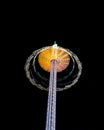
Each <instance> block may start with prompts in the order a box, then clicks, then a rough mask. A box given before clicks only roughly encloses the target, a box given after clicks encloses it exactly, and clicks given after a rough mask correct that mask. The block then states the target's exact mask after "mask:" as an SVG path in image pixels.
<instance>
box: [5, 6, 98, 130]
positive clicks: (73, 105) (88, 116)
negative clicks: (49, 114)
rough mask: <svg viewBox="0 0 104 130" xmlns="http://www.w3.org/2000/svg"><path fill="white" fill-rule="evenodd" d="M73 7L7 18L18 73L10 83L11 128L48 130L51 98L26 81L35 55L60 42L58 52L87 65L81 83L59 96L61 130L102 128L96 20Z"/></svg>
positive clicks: (31, 11) (14, 69)
mask: <svg viewBox="0 0 104 130" xmlns="http://www.w3.org/2000/svg"><path fill="white" fill-rule="evenodd" d="M69 7H70V6H69ZM69 7H66V8H65V7H64V9H62V8H61V7H60V9H57V7H54V9H53V10H54V11H53V10H52V8H51V9H50V7H48V9H43V10H41V11H40V12H39V10H35V9H34V8H32V9H31V8H30V7H29V9H28V8H27V7H25V8H23V10H22V9H21V10H19V9H17V10H16V11H15V12H14V13H13V10H12V14H11V13H10V15H9V17H8V21H9V22H8V27H7V34H8V37H7V40H8V41H9V45H8V46H7V49H8V47H9V48H11V49H10V50H9V52H10V55H11V58H10V60H12V63H11V64H12V65H11V64H10V63H9V64H10V66H11V70H12V71H11V72H13V74H12V78H10V77H8V78H10V81H12V82H11V86H12V87H10V88H12V89H10V90H11V93H12V94H11V95H10V97H11V100H12V103H11V105H8V106H9V107H10V109H11V112H12V113H13V114H11V113H10V115H11V117H12V121H11V122H10V123H9V125H10V126H12V127H13V128H14V129H16V128H21V129H29V130H44V129H45V118H46V108H47V92H45V91H41V90H40V89H38V88H37V87H35V86H32V84H31V83H30V82H29V81H28V79H27V78H26V76H25V71H24V64H25V62H26V59H27V58H28V56H29V55H30V54H31V53H32V52H33V51H34V50H36V49H39V48H41V47H45V46H48V45H52V44H53V42H54V41H55V40H56V41H57V43H58V45H59V46H62V47H64V48H69V49H70V50H71V51H73V52H74V53H76V54H77V55H78V57H79V59H80V61H81V62H82V65H83V72H82V75H81V78H80V79H79V82H78V83H77V84H76V85H74V86H73V87H72V88H70V89H68V90H65V91H63V92H58V93H57V121H56V122H57V130H90V129H91V130H93V129H95V128H96V127H97V122H98V118H97V116H98V108H97V106H98V100H97V84H96V69H97V65H96V64H95V63H96V59H97V56H95V52H96V41H97V37H96V33H95V32H96V28H95V24H94V21H93V15H92V14H90V15H89V14H88V12H87V10H86V9H84V7H83V8H81V9H80V8H78V7H77V8H75V7H74V6H73V7H74V8H70V9H69ZM49 10H50V11H49ZM56 10H57V11H56ZM63 10H64V11H63ZM48 11H49V12H48ZM11 72H10V73H11Z"/></svg>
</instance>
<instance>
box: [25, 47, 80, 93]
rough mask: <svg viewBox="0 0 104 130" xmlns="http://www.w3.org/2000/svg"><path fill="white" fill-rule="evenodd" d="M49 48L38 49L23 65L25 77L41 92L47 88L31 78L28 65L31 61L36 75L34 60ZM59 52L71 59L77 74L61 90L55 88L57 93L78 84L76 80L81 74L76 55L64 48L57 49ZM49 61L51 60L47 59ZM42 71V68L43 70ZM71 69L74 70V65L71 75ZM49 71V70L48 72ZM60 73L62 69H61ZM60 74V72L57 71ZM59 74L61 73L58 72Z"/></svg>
mask: <svg viewBox="0 0 104 130" xmlns="http://www.w3.org/2000/svg"><path fill="white" fill-rule="evenodd" d="M50 47H51V46H47V47H43V48H41V49H38V50H35V51H34V52H33V53H32V54H31V55H30V56H29V57H28V59H27V61H26V63H25V67H24V68H25V71H26V76H27V78H28V79H29V81H30V82H31V83H32V84H33V85H35V86H36V87H38V88H39V89H41V90H46V91H47V90H48V88H45V87H44V86H43V85H42V84H41V83H39V82H37V81H36V80H35V79H34V77H33V76H32V72H31V70H30V64H31V61H32V60H33V62H32V65H33V67H34V71H35V72H36V73H37V70H36V67H35V60H36V57H37V56H38V55H40V54H42V53H43V52H45V51H46V50H49V48H50ZM58 48H59V49H60V50H62V51H63V52H65V53H66V54H68V55H69V57H70V58H71V59H72V61H73V64H74V62H76V65H77V68H78V73H77V74H76V76H75V79H73V80H72V81H70V79H69V84H67V85H64V87H63V88H59V87H57V91H63V90H66V89H68V88H70V87H72V86H73V85H74V84H76V83H77V82H78V79H79V78H80V76H81V73H82V64H81V62H80V60H79V58H78V57H77V55H76V54H75V53H73V52H72V51H71V50H69V49H65V48H62V47H58ZM49 60H51V59H49ZM69 65H70V64H69ZM43 69H44V68H43ZM73 69H74V65H73V67H72V70H71V73H73ZM48 71H49V70H48ZM61 71H62V69H61ZM59 72H60V71H59ZM60 73H61V72H60Z"/></svg>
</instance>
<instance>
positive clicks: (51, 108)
mask: <svg viewBox="0 0 104 130" xmlns="http://www.w3.org/2000/svg"><path fill="white" fill-rule="evenodd" d="M56 66H57V61H56V60H52V61H51V71H50V80H49V92H48V104H47V117H46V130H55V129H56V84H57V71H56Z"/></svg>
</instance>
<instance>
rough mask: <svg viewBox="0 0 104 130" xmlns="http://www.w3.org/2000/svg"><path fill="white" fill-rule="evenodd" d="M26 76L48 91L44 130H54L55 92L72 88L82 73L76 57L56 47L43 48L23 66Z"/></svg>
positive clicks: (67, 50)
mask: <svg viewBox="0 0 104 130" xmlns="http://www.w3.org/2000/svg"><path fill="white" fill-rule="evenodd" d="M25 71H26V76H27V78H28V79H29V80H30V82H31V83H32V84H33V85H35V86H37V87H38V88H40V89H42V90H48V102H47V117H46V128H45V130H55V129H56V91H62V90H65V89H68V88H70V87H71V86H73V85H74V84H75V83H76V82H77V81H78V79H79V77H80V75H81V72H82V65H81V62H80V61H79V59H78V57H77V55H75V54H74V53H73V52H72V51H70V50H69V49H64V48H62V47H59V46H57V44H56V42H54V45H53V46H48V47H43V48H41V49H39V50H36V51H34V52H33V53H32V54H31V55H30V56H29V58H28V59H27V61H26V64H25Z"/></svg>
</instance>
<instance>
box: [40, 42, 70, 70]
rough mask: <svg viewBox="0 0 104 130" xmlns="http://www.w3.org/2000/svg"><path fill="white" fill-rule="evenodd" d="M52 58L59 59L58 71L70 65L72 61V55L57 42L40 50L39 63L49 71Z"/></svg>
mask: <svg viewBox="0 0 104 130" xmlns="http://www.w3.org/2000/svg"><path fill="white" fill-rule="evenodd" d="M52 60H56V61H57V72H61V71H63V70H65V69H66V68H67V67H68V65H69V63H70V56H69V54H68V53H67V52H66V51H65V50H64V49H62V48H60V47H58V46H57V44H54V45H53V46H50V47H49V48H48V49H45V50H43V51H42V52H40V54H39V57H38V62H39V65H40V66H41V68H43V70H45V71H47V72H50V65H51V61H52Z"/></svg>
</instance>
